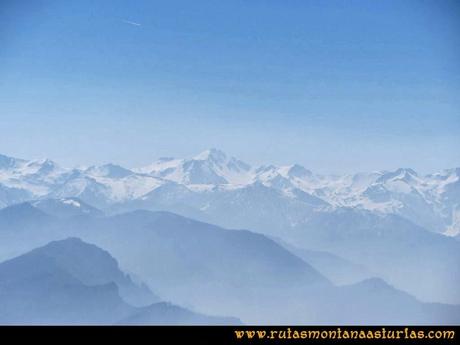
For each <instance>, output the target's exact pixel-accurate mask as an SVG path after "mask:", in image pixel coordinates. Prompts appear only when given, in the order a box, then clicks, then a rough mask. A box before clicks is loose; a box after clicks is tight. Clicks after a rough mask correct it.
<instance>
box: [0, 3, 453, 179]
mask: <svg viewBox="0 0 460 345" xmlns="http://www.w3.org/2000/svg"><path fill="white" fill-rule="evenodd" d="M210 147H216V148H219V149H221V150H223V151H225V152H227V153H228V154H229V155H232V156H236V157H238V158H240V159H243V160H245V161H248V162H250V163H254V164H267V163H270V164H290V163H300V164H303V165H304V166H306V167H307V168H309V169H311V170H314V171H317V172H323V173H348V172H356V171H373V170H382V169H387V170H391V169H395V168H398V167H411V168H414V169H416V170H418V171H421V172H432V171H437V170H440V169H444V168H451V167H456V166H460V149H459V147H460V3H459V2H458V1H449V0H445V1H422V0H419V1H411V0H402V1H401V0H394V1H392V0H388V1H371V0H369V1H364V0H362V1H354V0H343V1H335V0H329V1H320V0H317V1H309V0H283V1H280V0H277V1H275V0H244V1H243V0H227V1H217V0H214V1H207V0H197V1H176V0H169V1H147V0H129V1H128V0H124V1H121V0H100V1H90V0H74V1H58V0H54V1H51V0H36V1H25V0H0V153H2V154H6V155H10V156H15V157H22V158H29V159H35V158H44V157H47V158H51V159H53V160H56V161H58V162H60V163H61V164H62V165H64V166H75V165H89V164H97V163H106V162H113V163H118V164H122V165H124V166H127V167H138V166H143V165H145V164H148V163H150V162H152V161H154V160H155V159H157V158H158V157H161V156H174V157H190V156H193V155H195V154H197V153H199V152H201V151H203V150H205V149H207V148H210Z"/></svg>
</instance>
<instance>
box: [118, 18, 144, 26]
mask: <svg viewBox="0 0 460 345" xmlns="http://www.w3.org/2000/svg"><path fill="white" fill-rule="evenodd" d="M122 22H123V23H126V24H130V25H134V26H141V25H142V24H139V23H136V22H132V21H130V20H126V19H123V20H122Z"/></svg>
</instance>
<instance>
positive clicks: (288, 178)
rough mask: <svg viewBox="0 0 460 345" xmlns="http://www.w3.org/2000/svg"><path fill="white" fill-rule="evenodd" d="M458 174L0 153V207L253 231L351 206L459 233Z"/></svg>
mask: <svg viewBox="0 0 460 345" xmlns="http://www.w3.org/2000/svg"><path fill="white" fill-rule="evenodd" d="M459 177H460V168H455V169H449V170H444V171H441V172H438V173H435V174H430V175H423V176H422V175H419V174H417V173H416V172H415V171H414V170H412V169H406V168H401V169H398V170H396V171H377V172H370V173H357V174H352V175H320V174H315V173H313V172H312V171H310V170H308V169H306V168H304V167H303V166H300V165H298V164H294V165H290V166H274V165H266V166H251V165H249V164H247V163H245V162H243V161H241V160H238V159H236V158H234V157H229V156H228V155H227V154H225V153H224V152H222V151H219V150H216V149H210V150H207V151H204V152H202V153H200V154H199V155H197V156H195V157H192V158H187V159H176V158H169V157H166V158H160V159H158V160H157V161H155V162H154V163H152V164H150V165H148V166H146V167H141V168H135V169H128V168H125V167H122V166H119V165H115V164H105V165H101V166H91V167H88V168H71V169H69V168H63V167H60V166H59V165H58V164H57V163H55V162H53V161H51V160H48V159H43V160H25V159H17V158H12V157H8V156H3V155H0V208H1V207H6V206H9V205H12V204H15V203H19V202H24V201H36V200H43V199H57V200H63V201H65V202H66V203H67V205H70V204H74V205H77V204H78V202H76V201H75V200H73V199H69V198H78V200H81V201H83V202H85V203H87V204H89V205H91V206H95V207H97V208H99V209H102V210H103V211H105V212H107V213H114V212H117V211H122V210H129V209H135V208H146V209H153V210H170V211H174V212H177V213H182V214H185V215H188V216H195V217H196V218H203V219H207V220H215V219H217V220H218V219H219V218H218V216H219V215H221V214H222V212H225V211H226V210H230V211H233V214H238V216H241V218H242V219H246V217H247V218H248V219H249V218H251V217H253V216H254V215H257V216H256V217H253V218H254V219H259V220H260V219H265V220H266V223H267V224H268V225H267V224H264V222H263V221H262V222H259V223H260V224H259V223H257V224H255V223H254V222H255V221H253V222H251V221H248V222H247V223H244V222H242V223H241V225H243V226H253V228H255V229H256V230H257V228H261V227H266V226H269V227H270V226H279V227H287V228H289V227H296V226H297V225H298V224H299V223H302V222H304V221H305V220H306V219H308V218H309V217H310V216H311V214H312V212H330V211H331V210H335V209H338V208H353V209H358V210H366V211H369V212H372V213H374V214H376V215H388V214H396V215H399V216H402V217H404V218H406V219H408V220H410V221H411V222H413V223H415V224H417V225H419V226H422V227H424V228H426V229H427V230H430V231H433V232H437V233H443V234H445V235H448V236H459V234H460V179H459ZM69 200H71V201H69ZM72 200H73V202H72ZM221 218H222V217H221ZM217 223H219V221H217ZM253 223H254V224H253ZM222 225H240V223H236V224H233V223H232V224H222ZM287 231H288V230H287Z"/></svg>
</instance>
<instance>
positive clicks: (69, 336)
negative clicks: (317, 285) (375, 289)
mask: <svg viewBox="0 0 460 345" xmlns="http://www.w3.org/2000/svg"><path fill="white" fill-rule="evenodd" d="M459 334H460V326H0V336H1V338H2V339H14V341H15V343H18V341H19V342H20V341H21V340H26V339H33V341H34V342H36V341H40V342H42V341H48V342H53V341H56V342H59V343H61V344H65V343H67V342H68V340H71V341H73V342H75V341H76V342H81V343H88V341H91V342H93V341H97V340H101V341H102V340H104V343H105V344H107V340H108V339H109V338H113V339H114V340H115V341H117V342H118V343H120V342H123V343H126V344H135V343H139V344H202V345H206V344H290V343H296V344H309V343H310V344H331V343H334V344H356V343H363V342H365V343H392V344H457V343H459V338H460V337H459ZM5 344H6V342H5Z"/></svg>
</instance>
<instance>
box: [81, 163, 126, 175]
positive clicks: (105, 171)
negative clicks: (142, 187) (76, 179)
mask: <svg viewBox="0 0 460 345" xmlns="http://www.w3.org/2000/svg"><path fill="white" fill-rule="evenodd" d="M85 172H86V173H87V174H89V175H92V176H99V177H108V178H124V177H127V176H130V175H132V174H133V172H132V171H131V170H128V169H126V168H123V167H122V166H120V165H116V164H111V163H109V164H104V165H99V166H91V167H89V168H88V169H86V170H85Z"/></svg>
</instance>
